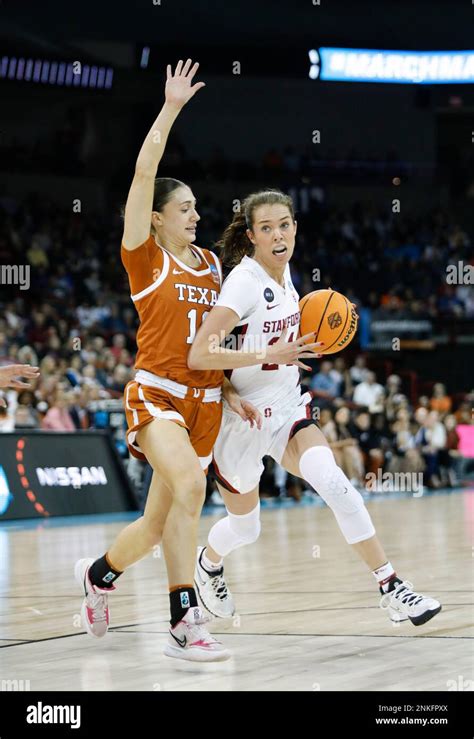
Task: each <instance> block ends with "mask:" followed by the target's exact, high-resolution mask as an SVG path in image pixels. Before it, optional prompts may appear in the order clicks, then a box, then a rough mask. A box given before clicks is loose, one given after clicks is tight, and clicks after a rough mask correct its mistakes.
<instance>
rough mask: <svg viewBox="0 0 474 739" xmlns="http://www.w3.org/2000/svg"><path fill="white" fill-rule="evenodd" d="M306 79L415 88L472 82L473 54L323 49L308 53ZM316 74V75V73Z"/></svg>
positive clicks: (463, 52)
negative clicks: (409, 85) (401, 85)
mask: <svg viewBox="0 0 474 739" xmlns="http://www.w3.org/2000/svg"><path fill="white" fill-rule="evenodd" d="M309 60H310V63H311V66H310V69H309V73H308V76H309V77H310V78H311V79H318V78H319V79H321V80H324V81H332V82H385V83H387V82H390V83H399V84H400V83H402V84H417V85H439V84H451V85H452V84H463V85H465V84H472V83H474V51H389V50H381V49H339V48H329V47H323V48H321V49H319V54H318V51H316V50H315V49H311V50H310V51H309ZM318 72H319V74H318Z"/></svg>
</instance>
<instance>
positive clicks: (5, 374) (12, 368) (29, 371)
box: [0, 364, 39, 408]
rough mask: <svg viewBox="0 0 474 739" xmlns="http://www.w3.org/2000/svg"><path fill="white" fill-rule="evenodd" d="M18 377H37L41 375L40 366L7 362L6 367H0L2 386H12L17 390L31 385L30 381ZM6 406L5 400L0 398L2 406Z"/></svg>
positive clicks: (0, 382) (0, 384)
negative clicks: (17, 378)
mask: <svg viewBox="0 0 474 739" xmlns="http://www.w3.org/2000/svg"><path fill="white" fill-rule="evenodd" d="M16 377H27V378H31V379H36V378H37V377H39V367H32V366H31V365H29V364H7V365H6V366H5V367H0V387H11V388H14V389H15V390H23V389H24V388H30V387H31V385H30V383H28V382H23V381H22V380H16V379H15V378H16ZM5 406H6V403H5V401H4V400H3V398H0V407H2V408H5Z"/></svg>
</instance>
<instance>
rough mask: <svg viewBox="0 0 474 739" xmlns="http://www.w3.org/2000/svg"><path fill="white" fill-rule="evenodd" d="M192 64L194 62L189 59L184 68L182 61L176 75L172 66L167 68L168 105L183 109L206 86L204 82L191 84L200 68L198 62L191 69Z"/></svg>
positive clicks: (166, 96) (178, 64)
mask: <svg viewBox="0 0 474 739" xmlns="http://www.w3.org/2000/svg"><path fill="white" fill-rule="evenodd" d="M192 63H193V62H192V60H191V59H188V60H187V61H186V63H185V65H184V67H183V62H182V60H181V59H180V60H179V62H178V63H177V65H176V69H175V72H174V74H173V71H172V68H171V64H168V66H167V67H166V87H165V99H166V102H167V103H170V104H171V105H174V106H176V107H177V108H182V107H183V105H186V103H187V102H188V100H190V99H191V98H192V96H193V95H194V94H195V93H196V92H197V91H198V90H200V89H201V87H205V86H206V85H205V83H204V82H196V84H195V85H192V84H191V83H192V81H193V77H194V75H195V74H196V72H197V70H198V67H199V64H198V62H196V63H195V64H194V65H193V66H192V67H191V65H192Z"/></svg>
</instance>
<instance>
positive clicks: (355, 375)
mask: <svg viewBox="0 0 474 739" xmlns="http://www.w3.org/2000/svg"><path fill="white" fill-rule="evenodd" d="M349 374H350V377H351V380H352V384H353V385H358V384H359V383H360V382H364V380H366V379H367V375H368V374H369V370H368V369H367V365H366V361H365V357H363V356H362V354H359V356H358V357H356V360H355V362H354V364H353V365H352V367H351V368H350V370H349Z"/></svg>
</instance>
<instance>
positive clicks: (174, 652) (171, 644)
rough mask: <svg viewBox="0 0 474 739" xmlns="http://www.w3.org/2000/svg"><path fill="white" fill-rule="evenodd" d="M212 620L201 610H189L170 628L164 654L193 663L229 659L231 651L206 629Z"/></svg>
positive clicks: (194, 608) (196, 608)
mask: <svg viewBox="0 0 474 739" xmlns="http://www.w3.org/2000/svg"><path fill="white" fill-rule="evenodd" d="M210 620H211V619H210V618H208V617H207V616H205V615H204V613H203V611H202V610H201V608H198V607H193V608H188V610H187V611H186V615H185V616H184V618H182V619H181V621H178V623H177V624H176V626H173V628H170V635H169V638H168V643H167V645H166V647H165V649H164V653H165V654H166V655H167V656H168V657H175V658H176V659H187V660H190V661H191V662H221V661H223V660H225V659H229V657H230V656H231V654H230V651H229V650H228V649H225V647H224V646H223V645H222V644H221V642H220V641H217V639H214V637H213V636H211V634H210V633H209V632H208V630H207V629H206V628H205V627H204V624H205V623H207V622H208V621H210Z"/></svg>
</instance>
